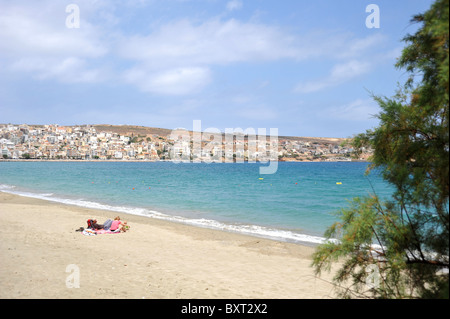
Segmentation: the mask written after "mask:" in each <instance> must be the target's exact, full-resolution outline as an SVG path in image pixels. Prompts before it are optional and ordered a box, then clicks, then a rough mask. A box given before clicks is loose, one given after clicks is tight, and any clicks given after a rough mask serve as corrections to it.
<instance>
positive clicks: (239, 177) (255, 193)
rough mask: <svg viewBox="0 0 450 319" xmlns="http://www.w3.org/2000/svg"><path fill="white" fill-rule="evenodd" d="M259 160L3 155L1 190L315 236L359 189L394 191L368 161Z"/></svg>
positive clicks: (231, 227) (288, 237) (305, 239)
mask: <svg viewBox="0 0 450 319" xmlns="http://www.w3.org/2000/svg"><path fill="white" fill-rule="evenodd" d="M260 166H261V165H260V164H259V163H211V164H206V163H178V164H177V163H171V162H0V191H3V192H9V193H14V194H19V195H23V196H29V197H35V198H42V199H46V200H51V201H57V202H62V203H66V204H71V205H78V206H83V207H90V208H101V209H107V210H111V211H112V213H111V216H112V217H113V216H114V215H116V213H115V212H126V213H130V214H136V215H142V216H148V217H153V218H159V219H166V220H171V221H176V222H181V223H187V224H192V225H197V226H201V227H210V228H216V229H222V230H226V231H232V232H239V233H246V234H251V235H255V236H263V237H268V238H273V239H277V240H283V241H289V242H302V243H311V244H315V243H320V242H321V240H322V236H323V233H324V231H325V230H326V228H328V226H330V225H331V224H332V223H333V222H335V221H336V220H337V217H336V214H335V213H336V212H337V211H338V210H339V209H340V208H343V207H348V201H349V200H351V199H352V198H353V197H356V196H364V195H367V194H369V193H376V194H377V195H379V196H380V197H382V198H388V197H389V196H390V195H391V194H392V188H391V187H390V186H389V185H388V184H387V183H386V182H385V181H383V179H382V178H381V176H380V175H379V174H377V173H376V172H372V173H371V174H370V175H368V176H366V175H365V171H366V168H367V166H368V164H367V163H354V162H336V163H334V162H324V163H285V162H280V163H278V171H277V172H276V173H275V174H272V175H260V174H259V168H260ZM113 212H114V213H113ZM93 217H95V216H93ZM74 226H79V225H74Z"/></svg>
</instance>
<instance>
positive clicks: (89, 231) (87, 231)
mask: <svg viewBox="0 0 450 319" xmlns="http://www.w3.org/2000/svg"><path fill="white" fill-rule="evenodd" d="M82 234H83V235H85V236H95V235H103V234H120V231H119V230H115V231H112V230H105V229H98V230H93V229H85V230H83V231H82Z"/></svg>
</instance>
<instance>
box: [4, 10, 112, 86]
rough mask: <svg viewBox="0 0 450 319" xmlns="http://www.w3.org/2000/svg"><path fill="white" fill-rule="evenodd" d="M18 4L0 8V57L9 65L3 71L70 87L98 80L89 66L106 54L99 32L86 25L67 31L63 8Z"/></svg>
mask: <svg viewBox="0 0 450 319" xmlns="http://www.w3.org/2000/svg"><path fill="white" fill-rule="evenodd" d="M20 4H21V3H20V2H19V4H17V5H16V3H8V4H2V10H1V11H0V57H1V58H2V59H4V60H6V61H8V66H7V67H6V69H8V70H12V71H21V72H30V73H32V74H33V75H34V77H36V78H38V79H49V78H55V79H57V80H60V81H63V82H71V83H73V82H89V83H91V82H95V81H98V80H99V79H100V77H101V76H100V73H101V71H100V69H99V68H98V67H97V66H96V65H89V62H88V61H89V60H90V59H96V58H99V57H103V56H105V55H106V54H107V53H108V47H107V46H106V45H105V44H104V42H103V41H101V39H100V38H101V33H100V31H99V29H98V28H96V27H94V26H93V25H91V24H90V23H88V22H87V21H82V24H81V25H82V27H80V28H79V29H69V28H67V27H66V25H65V19H66V17H67V15H68V13H66V12H65V6H63V5H56V6H55V5H52V4H50V3H48V2H43V3H33V2H31V3H26V4H25V5H23V4H22V5H20Z"/></svg>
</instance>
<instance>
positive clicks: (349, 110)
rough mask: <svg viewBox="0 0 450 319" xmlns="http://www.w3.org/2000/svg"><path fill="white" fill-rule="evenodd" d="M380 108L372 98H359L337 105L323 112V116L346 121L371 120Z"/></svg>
mask: <svg viewBox="0 0 450 319" xmlns="http://www.w3.org/2000/svg"><path fill="white" fill-rule="evenodd" d="M379 111H380V108H379V106H378V104H377V103H376V102H375V101H374V100H372V99H357V100H355V101H353V102H351V103H349V104H346V105H342V106H336V107H333V108H330V109H327V110H325V111H324V112H323V114H322V115H323V116H327V117H330V118H334V119H338V120H346V121H369V120H373V118H374V115H376V114H378V113H379Z"/></svg>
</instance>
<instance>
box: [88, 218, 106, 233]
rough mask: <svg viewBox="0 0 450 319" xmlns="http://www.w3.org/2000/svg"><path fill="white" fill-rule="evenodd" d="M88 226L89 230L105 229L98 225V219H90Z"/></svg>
mask: <svg viewBox="0 0 450 319" xmlns="http://www.w3.org/2000/svg"><path fill="white" fill-rule="evenodd" d="M87 224H88V227H87V228H88V229H94V230H95V229H103V225H100V224H98V223H97V220H96V219H88V221H87Z"/></svg>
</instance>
